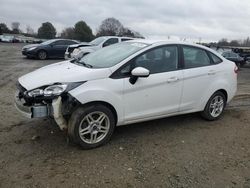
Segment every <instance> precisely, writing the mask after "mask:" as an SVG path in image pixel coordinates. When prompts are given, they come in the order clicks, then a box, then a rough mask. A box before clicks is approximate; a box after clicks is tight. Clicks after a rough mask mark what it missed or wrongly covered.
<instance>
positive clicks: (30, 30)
mask: <svg viewBox="0 0 250 188" xmlns="http://www.w3.org/2000/svg"><path fill="white" fill-rule="evenodd" d="M26 33H27V34H29V35H34V34H35V32H34V29H32V28H31V27H30V26H29V25H27V27H26Z"/></svg>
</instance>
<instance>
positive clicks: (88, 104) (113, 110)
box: [81, 101, 118, 124]
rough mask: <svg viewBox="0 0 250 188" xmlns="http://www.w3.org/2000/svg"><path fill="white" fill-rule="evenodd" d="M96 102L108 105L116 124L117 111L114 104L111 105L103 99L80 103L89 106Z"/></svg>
mask: <svg viewBox="0 0 250 188" xmlns="http://www.w3.org/2000/svg"><path fill="white" fill-rule="evenodd" d="M97 104H101V105H104V106H106V107H108V108H109V109H110V110H111V111H112V113H113V114H114V117H115V123H116V124H117V122H118V114H117V111H116V109H115V108H114V106H113V105H111V104H110V103H108V102H105V101H91V102H87V103H85V104H81V106H82V107H85V106H91V105H97Z"/></svg>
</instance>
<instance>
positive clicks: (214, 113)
mask: <svg viewBox="0 0 250 188" xmlns="http://www.w3.org/2000/svg"><path fill="white" fill-rule="evenodd" d="M225 106H226V97H225V95H224V94H223V93H222V92H220V91H217V92H215V93H214V94H213V95H212V97H210V99H209V100H208V102H207V104H206V107H205V109H204V110H203V112H202V113H201V116H202V117H203V118H205V119H206V120H209V121H213V120H216V119H219V118H220V117H221V115H222V113H223V111H224V108H225Z"/></svg>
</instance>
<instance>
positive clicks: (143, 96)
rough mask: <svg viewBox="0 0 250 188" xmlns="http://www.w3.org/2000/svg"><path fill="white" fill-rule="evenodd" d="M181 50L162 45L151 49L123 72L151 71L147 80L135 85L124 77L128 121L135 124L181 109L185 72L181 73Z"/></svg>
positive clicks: (137, 82)
mask: <svg viewBox="0 0 250 188" xmlns="http://www.w3.org/2000/svg"><path fill="white" fill-rule="evenodd" d="M178 62H179V57H178V47H177V46H174V45H171V46H161V47H157V48H154V49H151V50H149V51H147V52H144V53H143V54H141V55H139V56H137V57H136V58H134V59H133V60H132V61H130V62H129V63H128V64H127V65H126V66H125V67H124V68H123V69H122V70H121V72H126V71H128V70H130V71H131V70H132V69H133V68H135V67H144V68H146V69H148V70H149V71H150V75H149V77H147V78H138V80H137V81H136V82H135V84H131V83H130V82H129V77H127V78H124V80H123V81H124V95H123V101H124V113H125V114H124V117H125V118H124V120H125V122H130V121H131V122H133V121H136V120H140V119H152V118H157V117H158V116H159V117H160V116H164V115H167V114H171V113H175V112H177V111H178V110H179V105H180V99H181V93H182V83H183V79H182V70H178Z"/></svg>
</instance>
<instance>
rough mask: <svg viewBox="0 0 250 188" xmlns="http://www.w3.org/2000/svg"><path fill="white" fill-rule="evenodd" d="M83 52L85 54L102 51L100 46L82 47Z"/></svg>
mask: <svg viewBox="0 0 250 188" xmlns="http://www.w3.org/2000/svg"><path fill="white" fill-rule="evenodd" d="M80 49H81V51H83V52H92V51H96V50H98V49H100V47H98V46H82V47H80Z"/></svg>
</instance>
